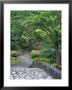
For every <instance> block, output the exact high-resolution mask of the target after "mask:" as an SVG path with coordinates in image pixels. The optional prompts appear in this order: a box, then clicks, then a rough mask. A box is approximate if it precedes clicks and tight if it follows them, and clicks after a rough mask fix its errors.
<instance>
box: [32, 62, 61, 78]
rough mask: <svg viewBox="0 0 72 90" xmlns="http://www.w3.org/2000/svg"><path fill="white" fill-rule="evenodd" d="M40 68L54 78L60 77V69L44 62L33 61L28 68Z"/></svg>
mask: <svg viewBox="0 0 72 90" xmlns="http://www.w3.org/2000/svg"><path fill="white" fill-rule="evenodd" d="M32 67H33V68H41V69H43V70H44V71H45V72H46V73H47V74H49V75H50V76H51V77H52V78H54V79H61V71H60V70H58V69H56V68H55V67H53V66H52V65H50V64H48V63H46V62H40V63H36V62H34V63H33V64H32V65H31V66H30V68H32Z"/></svg>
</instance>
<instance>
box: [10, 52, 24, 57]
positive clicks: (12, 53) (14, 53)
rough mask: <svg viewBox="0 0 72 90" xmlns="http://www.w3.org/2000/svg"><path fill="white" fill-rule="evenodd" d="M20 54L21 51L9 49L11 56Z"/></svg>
mask: <svg viewBox="0 0 72 90" xmlns="http://www.w3.org/2000/svg"><path fill="white" fill-rule="evenodd" d="M21 54H22V51H11V57H18V56H19V55H21Z"/></svg>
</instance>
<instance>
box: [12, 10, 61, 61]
mask: <svg viewBox="0 0 72 90" xmlns="http://www.w3.org/2000/svg"><path fill="white" fill-rule="evenodd" d="M37 41H38V42H43V47H44V48H47V49H46V50H45V49H42V50H41V57H47V58H53V59H54V60H55V59H56V58H57V56H58V54H59V52H58V49H59V47H61V11H11V50H12V51H17V50H19V49H22V50H24V49H25V48H27V47H30V49H33V48H35V45H36V43H35V42H37ZM37 47H38V46H37ZM60 49H61V48H60ZM60 51H61V50H60ZM37 56H39V55H35V53H34V52H32V57H37ZM56 60H58V59H56Z"/></svg>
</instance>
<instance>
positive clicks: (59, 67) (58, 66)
mask: <svg viewBox="0 0 72 90" xmlns="http://www.w3.org/2000/svg"><path fill="white" fill-rule="evenodd" d="M52 65H53V66H54V67H55V68H57V69H59V70H61V65H58V64H56V63H53V64H52Z"/></svg>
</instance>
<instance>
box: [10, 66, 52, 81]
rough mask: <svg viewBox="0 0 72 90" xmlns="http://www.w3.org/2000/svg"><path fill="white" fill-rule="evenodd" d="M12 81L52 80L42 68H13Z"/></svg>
mask: <svg viewBox="0 0 72 90" xmlns="http://www.w3.org/2000/svg"><path fill="white" fill-rule="evenodd" d="M10 75H11V76H10V79H13V80H14V79H24V80H33V79H34V80H41V79H52V78H51V77H50V76H49V75H48V74H47V73H46V72H44V70H42V69H40V68H23V67H20V68H19V67H11V74H10Z"/></svg>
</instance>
